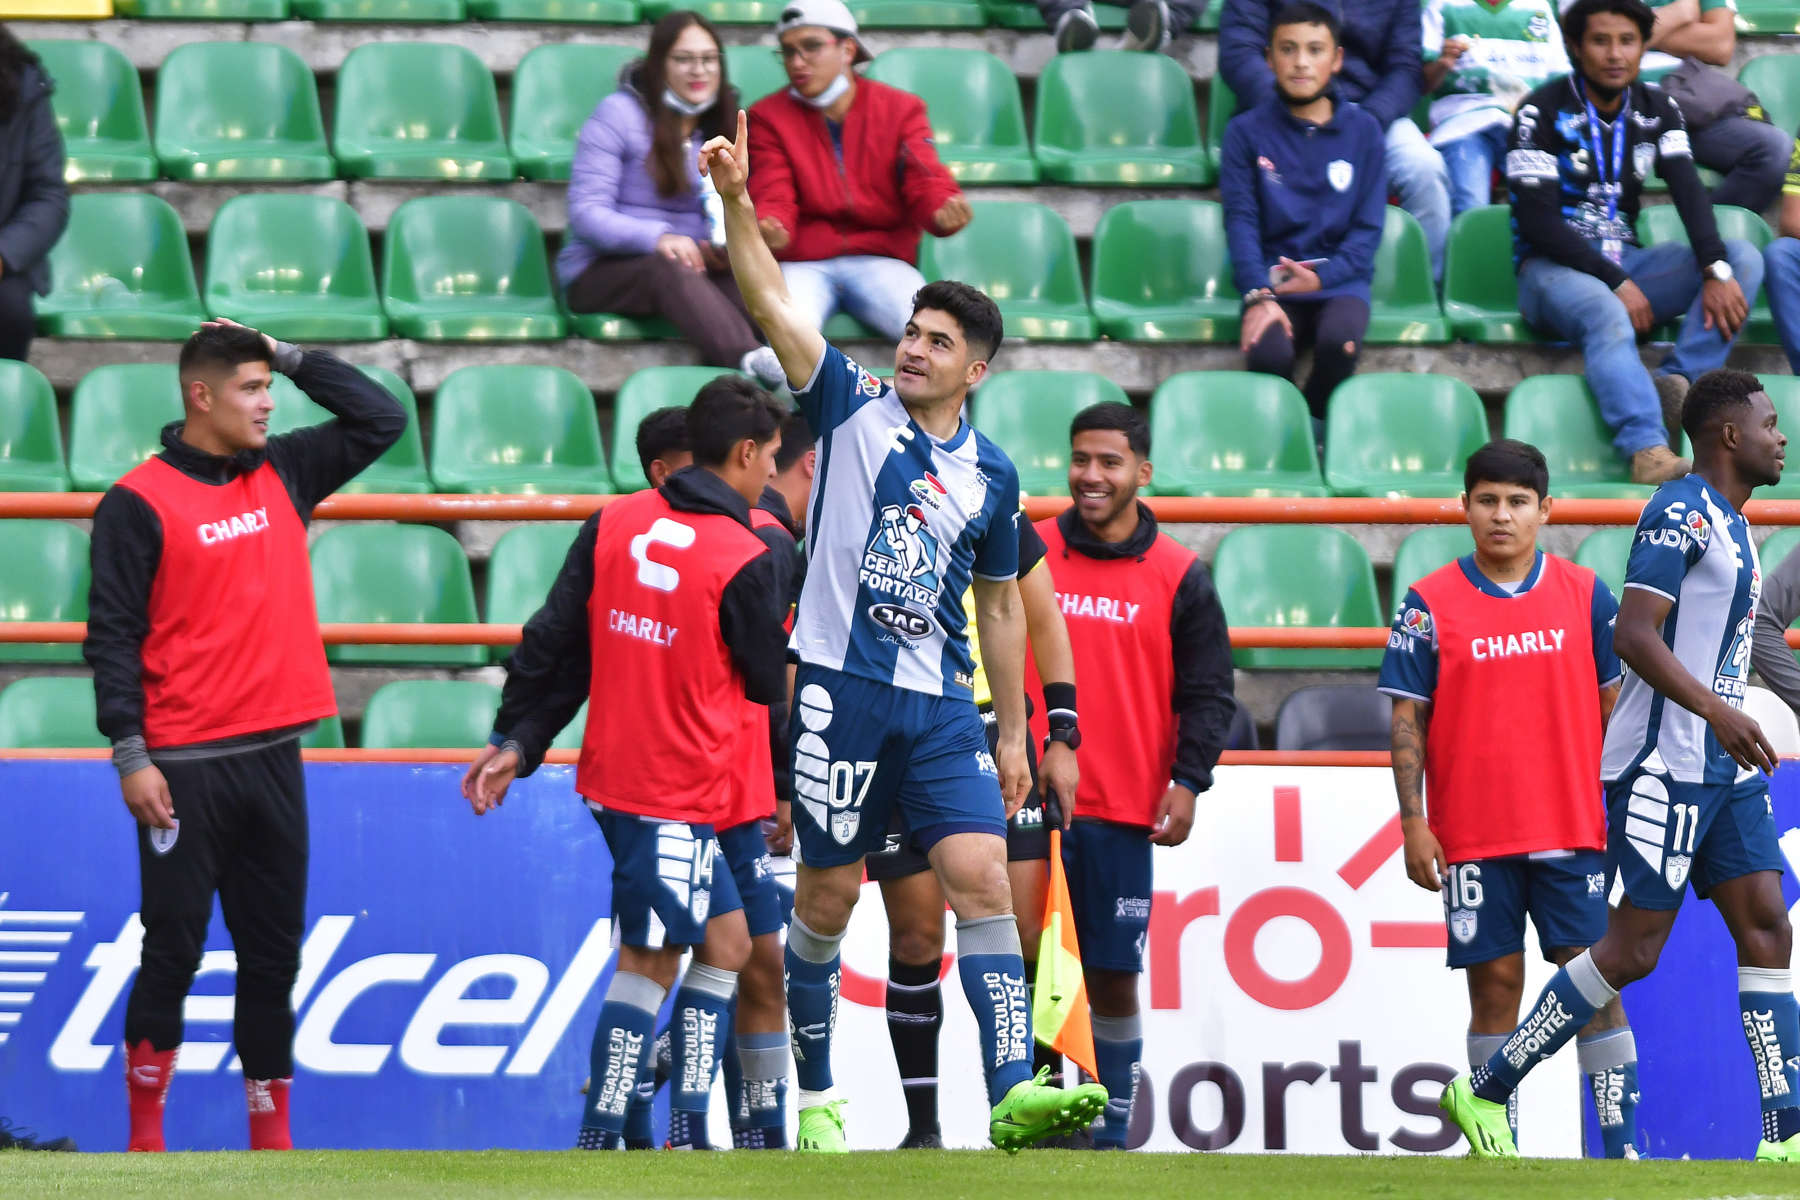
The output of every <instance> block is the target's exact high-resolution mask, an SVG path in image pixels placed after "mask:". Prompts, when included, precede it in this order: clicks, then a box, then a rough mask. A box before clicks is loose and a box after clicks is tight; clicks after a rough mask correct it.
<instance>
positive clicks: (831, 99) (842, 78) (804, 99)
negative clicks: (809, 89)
mask: <svg viewBox="0 0 1800 1200" xmlns="http://www.w3.org/2000/svg"><path fill="white" fill-rule="evenodd" d="M849 90H850V76H849V74H848V73H846V74H843V75H839V76H838V77H837V78H836V79H834V80H832V81H831V86H829V87H827V88H826V89H825V90H824V91H822V92H820V93H819V94H818V95H816V96H802V95H801V94H800V91H799V89H797V88H789V89H788V95H790V96H792V97H793V98H794V99H796V100H798V101H799V102H800V103H802V104H806V105H810V106H811V107H813V108H830V107H831V106H832V105H834V104H836V103H837V102H838V101H839V100H840V99H842V98H843V95H844V93H845V92H847V91H849Z"/></svg>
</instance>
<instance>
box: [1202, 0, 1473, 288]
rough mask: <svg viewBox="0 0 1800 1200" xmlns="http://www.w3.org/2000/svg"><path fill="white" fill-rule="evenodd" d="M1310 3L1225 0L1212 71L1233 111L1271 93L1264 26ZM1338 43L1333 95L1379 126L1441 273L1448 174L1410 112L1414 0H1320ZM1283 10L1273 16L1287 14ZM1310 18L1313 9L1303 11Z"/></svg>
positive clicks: (1404, 198) (1414, 74) (1416, 35)
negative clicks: (1233, 100) (1339, 65)
mask: <svg viewBox="0 0 1800 1200" xmlns="http://www.w3.org/2000/svg"><path fill="white" fill-rule="evenodd" d="M1309 7H1314V6H1311V5H1305V6H1302V5H1291V4H1290V3H1289V2H1288V0H1229V3H1227V4H1226V5H1225V7H1224V8H1223V9H1221V10H1220V14H1219V71H1220V73H1221V74H1223V75H1224V77H1225V82H1226V83H1228V84H1230V85H1231V90H1232V92H1233V93H1235V94H1236V96H1237V102H1238V111H1239V112H1242V111H1244V109H1246V108H1253V107H1255V106H1256V105H1259V104H1261V103H1263V102H1264V101H1266V100H1270V99H1273V98H1275V95H1276V83H1275V71H1274V68H1273V67H1272V66H1271V65H1270V63H1269V60H1268V57H1267V55H1268V51H1269V46H1270V43H1271V36H1270V35H1271V34H1272V33H1273V31H1274V28H1275V25H1276V24H1277V23H1278V22H1277V16H1278V14H1280V13H1282V12H1283V10H1290V9H1293V10H1298V9H1301V8H1309ZM1323 7H1325V8H1326V9H1327V10H1329V11H1330V13H1331V14H1332V15H1333V16H1334V17H1335V18H1336V19H1337V23H1338V25H1339V27H1340V30H1341V32H1340V34H1339V38H1338V40H1339V42H1340V43H1341V44H1342V46H1343V48H1344V63H1343V69H1342V70H1341V71H1340V72H1339V73H1338V76H1337V79H1336V86H1337V99H1338V100H1340V101H1354V102H1355V103H1356V104H1357V105H1358V106H1359V107H1361V108H1362V109H1363V110H1365V111H1366V112H1367V113H1368V114H1369V115H1370V116H1372V117H1374V118H1375V120H1376V122H1377V123H1379V124H1380V126H1381V127H1382V129H1384V130H1386V139H1385V142H1384V153H1385V157H1386V162H1387V180H1388V186H1390V187H1392V188H1393V190H1394V192H1395V193H1396V194H1397V195H1398V197H1399V200H1400V207H1402V208H1404V209H1405V210H1406V211H1407V212H1409V213H1411V214H1412V215H1413V216H1415V217H1417V218H1418V219H1419V225H1420V227H1421V228H1422V229H1424V231H1425V242H1426V245H1427V246H1429V247H1430V249H1431V271H1432V274H1433V275H1434V276H1436V277H1438V278H1442V276H1443V273H1444V243H1445V241H1446V240H1448V238H1449V236H1450V175H1449V171H1448V170H1447V169H1446V168H1445V166H1444V159H1443V156H1442V155H1440V154H1439V153H1438V152H1437V151H1436V150H1435V149H1433V148H1432V145H1431V143H1430V142H1428V141H1426V140H1425V135H1424V133H1422V132H1421V131H1420V129H1419V127H1418V126H1417V125H1415V124H1414V123H1413V120H1412V110H1413V105H1415V104H1417V103H1418V102H1419V97H1420V96H1421V95H1422V94H1423V90H1424V72H1423V67H1422V63H1421V61H1420V52H1419V39H1420V26H1419V0H1325V3H1324V6H1323ZM1293 19H1294V18H1293V17H1291V16H1290V17H1287V18H1285V19H1284V20H1283V21H1282V22H1280V23H1287V22H1291V21H1292V20H1293ZM1308 19H1309V20H1311V21H1315V22H1316V21H1317V17H1316V16H1314V17H1309V18H1308Z"/></svg>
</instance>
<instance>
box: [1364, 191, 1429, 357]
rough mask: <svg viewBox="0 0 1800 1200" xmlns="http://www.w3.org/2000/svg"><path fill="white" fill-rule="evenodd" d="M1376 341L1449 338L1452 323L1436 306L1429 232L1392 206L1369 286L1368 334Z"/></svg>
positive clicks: (1394, 341) (1401, 209)
mask: <svg viewBox="0 0 1800 1200" xmlns="http://www.w3.org/2000/svg"><path fill="white" fill-rule="evenodd" d="M1363 340H1364V341H1365V342H1368V343H1372V344H1374V345H1385V344H1392V343H1397V342H1447V341H1449V340H1450V324H1449V322H1447V321H1445V320H1444V312H1443V310H1442V309H1440V308H1439V307H1438V300H1437V286H1436V285H1435V284H1434V283H1432V281H1431V254H1430V252H1429V251H1428V250H1427V249H1426V248H1425V231H1424V230H1423V229H1421V228H1419V222H1418V220H1417V219H1416V218H1415V217H1414V216H1413V215H1412V214H1411V213H1409V212H1407V211H1406V210H1405V209H1403V208H1398V207H1395V206H1394V205H1391V204H1390V205H1389V206H1388V210H1387V217H1386V219H1385V221H1384V222H1383V224H1382V229H1381V245H1380V247H1379V248H1378V249H1377V250H1376V251H1375V280H1374V283H1373V285H1372V286H1371V287H1370V289H1369V332H1368V334H1367V335H1366V336H1365V337H1364V339H1363Z"/></svg>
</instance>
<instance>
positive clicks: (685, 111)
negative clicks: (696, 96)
mask: <svg viewBox="0 0 1800 1200" xmlns="http://www.w3.org/2000/svg"><path fill="white" fill-rule="evenodd" d="M718 99H719V94H718V93H717V92H714V93H713V94H712V95H710V96H708V97H707V98H706V99H704V100H702V101H700V102H699V103H698V104H689V103H688V102H687V101H686V100H683V99H682V98H681V97H680V96H677V95H676V94H675V89H674V88H667V87H666V88H664V89H663V107H664V108H668V109H672V110H674V111H675V112H678V113H680V114H681V115H682V116H684V117H697V116H699V115H700V114H701V113H703V112H705V111H706V110H707V109H709V108H711V107H712V106H713V105H714V104H715V103H716V102H717V101H718Z"/></svg>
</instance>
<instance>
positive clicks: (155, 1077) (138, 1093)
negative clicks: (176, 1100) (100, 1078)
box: [125, 1039, 180, 1151]
mask: <svg viewBox="0 0 1800 1200" xmlns="http://www.w3.org/2000/svg"><path fill="white" fill-rule="evenodd" d="M178 1053H180V1047H176V1048H175V1049H173V1050H158V1049H156V1048H155V1047H153V1046H151V1045H150V1042H149V1040H148V1039H145V1040H144V1041H141V1042H139V1043H138V1044H137V1045H135V1046H126V1047H125V1092H126V1095H127V1096H128V1097H129V1098H130V1100H131V1145H130V1146H129V1147H127V1148H128V1149H131V1150H156V1151H160V1150H164V1149H167V1147H165V1146H164V1145H163V1102H164V1101H165V1100H166V1099H168V1095H169V1077H170V1076H172V1075H173V1074H175V1056H176V1055H177V1054H178Z"/></svg>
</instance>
